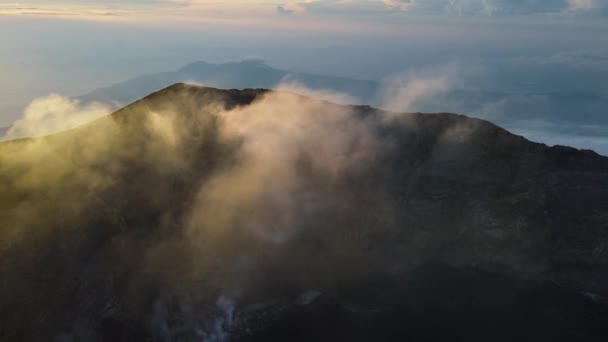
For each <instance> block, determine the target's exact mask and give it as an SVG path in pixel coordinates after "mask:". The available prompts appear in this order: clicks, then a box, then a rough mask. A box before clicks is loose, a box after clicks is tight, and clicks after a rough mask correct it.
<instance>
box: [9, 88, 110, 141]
mask: <svg viewBox="0 0 608 342" xmlns="http://www.w3.org/2000/svg"><path fill="white" fill-rule="evenodd" d="M111 111H112V107H111V106H109V105H106V104H102V103H98V102H94V103H91V104H87V105H81V103H80V102H79V101H77V100H72V99H69V98H67V97H64V96H61V95H57V94H52V95H49V96H46V97H41V98H38V99H35V100H34V101H32V102H31V103H30V104H29V105H28V107H27V108H26V109H25V111H24V112H23V116H22V117H21V118H20V119H19V120H17V121H15V123H14V124H13V125H12V126H11V127H10V128H9V129H8V131H7V132H6V134H5V135H4V137H3V138H4V139H16V138H24V137H36V136H42V135H48V134H52V133H56V132H60V131H63V130H67V129H70V128H74V127H77V126H80V125H83V124H85V123H88V122H90V121H93V120H95V119H97V118H99V117H101V116H103V115H107V114H109V113H110V112H111Z"/></svg>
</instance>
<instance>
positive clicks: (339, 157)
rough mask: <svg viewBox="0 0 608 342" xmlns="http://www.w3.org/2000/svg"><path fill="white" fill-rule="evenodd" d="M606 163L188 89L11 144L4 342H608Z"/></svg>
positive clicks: (479, 135) (455, 131)
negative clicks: (85, 123)
mask: <svg viewBox="0 0 608 342" xmlns="http://www.w3.org/2000/svg"><path fill="white" fill-rule="evenodd" d="M606 199H608V158H606V157H602V156H600V155H598V154H596V153H594V152H592V151H586V150H576V149H574V148H570V147H564V146H555V147H548V146H546V145H543V144H538V143H533V142H530V141H528V140H526V139H524V138H523V137H520V136H517V135H514V134H511V133H510V132H508V131H506V130H504V129H502V128H500V127H498V126H496V125H494V124H492V123H490V122H487V121H483V120H479V119H473V118H469V117H466V116H462V115H456V114H448V113H437V114H420V113H409V114H407V113H391V112H386V111H382V110H377V109H374V108H371V107H368V106H342V105H336V104H332V103H329V102H324V101H321V100H317V99H312V98H307V97H303V96H299V95H296V94H292V93H286V92H276V91H269V90H264V89H246V90H219V89H214V88H205V87H197V86H192V85H185V84H176V85H173V86H170V87H168V88H165V89H163V90H161V91H158V92H156V93H153V94H151V95H149V96H147V97H145V98H143V99H141V100H139V101H137V102H135V103H133V104H131V105H129V106H127V107H125V108H123V109H121V110H119V111H117V112H115V113H113V114H112V115H109V116H107V117H103V118H101V119H98V120H96V121H94V122H92V123H90V124H87V125H85V126H81V127H79V128H76V129H73V130H70V131H66V132H62V133H59V134H55V135H51V136H46V137H41V138H35V139H21V140H14V141H8V142H3V143H0V227H2V237H3V239H2V240H1V241H2V243H1V244H0V279H2V281H1V282H0V288H1V289H2V290H1V291H0V321H2V322H3V324H2V325H0V340H7V341H14V340H18V341H39V340H58V341H75V340H78V341H201V340H203V341H228V340H233V341H268V340H271V341H345V340H348V341H370V340H373V341H401V340H414V341H436V340H452V341H460V340H462V341H488V340H491V341H513V340H569V341H570V340H571V341H605V340H606V337H607V336H608V325H606V322H607V321H608V301H607V300H606V296H608V292H607V291H606V289H608V271H607V265H608V201H607V200H606Z"/></svg>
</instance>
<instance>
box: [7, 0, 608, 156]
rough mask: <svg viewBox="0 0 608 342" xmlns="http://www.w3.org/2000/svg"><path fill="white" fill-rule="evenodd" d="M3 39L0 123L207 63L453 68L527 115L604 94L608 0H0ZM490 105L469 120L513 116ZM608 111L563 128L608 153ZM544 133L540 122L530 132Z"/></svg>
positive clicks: (374, 73) (342, 71)
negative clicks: (55, 101) (53, 103)
mask: <svg viewBox="0 0 608 342" xmlns="http://www.w3.org/2000/svg"><path fill="white" fill-rule="evenodd" d="M0 32H1V33H2V43H3V44H0V87H1V88H2V89H3V90H4V91H3V92H1V93H0V127H2V126H9V125H11V123H12V122H13V121H15V120H16V119H17V118H19V116H20V115H21V114H22V113H23V112H24V110H25V108H26V107H27V105H28V104H29V103H31V102H32V101H34V100H35V99H36V98H40V97H44V96H48V95H49V94H60V95H65V96H78V95H82V94H86V93H88V92H90V91H92V90H94V89H96V88H99V87H104V86H108V85H111V84H113V83H116V82H119V81H123V80H126V79H129V78H132V77H135V76H138V75H142V74H146V73H156V72H162V71H171V70H176V69H178V68H180V67H182V66H184V65H186V64H188V63H191V62H194V61H199V60H203V61H208V62H218V63H219V62H226V61H237V60H242V59H248V58H256V59H261V60H264V61H266V62H267V63H268V64H269V65H271V66H273V67H277V68H283V69H288V70H295V71H304V72H310V73H317V74H325V75H337V76H344V77H351V78H358V79H371V80H383V79H386V78H391V77H395V75H403V74H408V75H411V74H425V73H431V74H432V73H441V72H444V70H448V69H449V70H451V71H450V75H449V78H450V83H451V86H454V87H458V88H459V89H460V88H466V89H483V90H484V91H500V92H512V93H513V94H514V96H513V98H514V99H515V100H516V101H519V102H521V103H522V104H521V105H518V106H517V107H516V108H521V111H523V112H526V111H530V112H534V111H536V110H538V108H540V107H539V106H540V105H539V104H538V103H540V102H542V101H545V99H541V100H542V101H540V100H539V101H537V103H535V105H534V106H528V107H526V101H529V99H530V96H529V95H526V96H528V97H526V98H524V99H523V100H521V99H520V98H518V97H517V96H519V94H529V93H534V94H545V93H551V94H558V93H565V94H578V95H580V96H579V98H580V101H581V107H583V106H584V104H585V103H584V99H585V98H589V97H590V96H591V97H593V96H608V38H607V37H608V1H606V0H350V1H349V0H304V1H302V0H301V1H276V2H273V1H260V0H248V1H247V0H234V1H214V0H126V1H119V0H107V1H101V0H29V1H19V2H16V1H15V2H13V1H0ZM534 96H537V97H538V95H534ZM510 101H511V100H510ZM600 103H601V102H600ZM448 105H449V106H448ZM486 107H487V108H484V109H483V110H480V111H479V112H476V113H465V114H473V115H477V116H482V117H483V116H484V115H485V116H487V118H489V119H492V118H494V117H495V116H493V115H494V114H493V113H492V115H490V114H487V112H489V111H500V110H501V109H502V110H503V111H504V108H505V106H504V105H501V104H500V103H499V104H496V103H493V105H492V106H486ZM512 107H513V106H508V107H507V108H512ZM452 108H453V109H452ZM461 108H463V110H466V108H465V107H459V106H458V105H457V104H454V103H453V102H450V103H449V104H447V103H442V104H437V103H432V104H429V105H428V106H427V107H424V106H422V107H420V108H416V109H420V110H428V111H432V110H436V109H442V110H446V111H457V110H459V109H461ZM547 108H548V107H547ZM482 112H483V113H482ZM486 114H487V115H486ZM520 114H521V113H514V114H513V115H520ZM606 114H608V113H597V108H596V107H593V108H592V109H589V110H588V112H581V113H572V117H573V118H574V117H576V119H577V120H578V118H583V119H581V120H578V121H577V120H574V119H573V120H570V121H576V124H577V125H579V126H577V127H564V126H560V131H566V128H568V130H569V131H576V132H582V133H577V135H576V136H572V137H571V138H572V139H571V140H565V142H569V141H573V143H574V144H578V146H581V147H593V148H596V147H597V146H599V147H597V149H605V151H606V152H605V153H606V154H608V141H606V139H605V137H604V132H608V129H606V130H604V125H605V126H606V127H608V118H606V119H604V118H603V116H605V115H606ZM598 117H599V119H598ZM533 119H534V120H531V121H534V125H528V124H526V125H525V127H524V128H525V130H524V129H520V132H526V134H527V135H529V136H534V137H537V138H538V139H545V140H547V139H548V138H547V134H548V131H549V130H551V131H554V130H555V129H554V126H552V125H555V124H562V123H561V122H557V123H556V121H555V120H553V121H550V122H546V120H545V118H544V117H542V116H539V117H535V118H533ZM594 120H595V121H594ZM566 121H568V120H566ZM515 126H516V125H515V124H514V125H513V127H515ZM520 126H521V125H520ZM535 127H544V128H542V129H541V131H542V132H540V133H538V134H536V133H530V132H531V131H534V130H535ZM547 127H553V128H547ZM584 127H592V128H593V132H594V133H593V134H592V136H590V135H591V134H590V133H589V129H585V128H584ZM508 128H510V127H508ZM514 129H518V128H516V127H515V128H514ZM539 129H540V128H539ZM598 132H600V133H598ZM541 133H542V134H541ZM534 134H536V135H534ZM549 140H550V139H549ZM549 140H547V141H549ZM562 140H563V139H562ZM560 141H561V140H560ZM598 144H599V145H598Z"/></svg>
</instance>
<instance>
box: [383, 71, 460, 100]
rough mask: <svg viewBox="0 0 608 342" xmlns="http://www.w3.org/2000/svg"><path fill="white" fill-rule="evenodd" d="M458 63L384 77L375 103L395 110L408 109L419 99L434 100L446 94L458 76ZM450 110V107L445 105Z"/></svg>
mask: <svg viewBox="0 0 608 342" xmlns="http://www.w3.org/2000/svg"><path fill="white" fill-rule="evenodd" d="M458 72H459V68H458V67H457V66H456V65H455V64H450V65H442V66H436V67H429V68H426V69H421V70H408V71H405V72H402V73H400V74H397V75H393V76H390V77H387V78H385V79H384V80H383V81H382V85H381V88H380V90H379V92H378V94H377V95H376V99H375V101H374V102H375V104H376V105H378V106H380V107H381V108H383V109H386V110H390V111H393V112H409V111H413V110H416V109H417V108H419V107H418V106H417V105H418V103H420V102H427V103H428V102H429V101H433V100H434V98H435V97H437V96H439V95H442V94H445V93H446V92H448V91H449V90H450V89H451V88H452V87H453V86H454V82H456V80H457V78H458V77H457V74H458ZM446 110H447V109H446Z"/></svg>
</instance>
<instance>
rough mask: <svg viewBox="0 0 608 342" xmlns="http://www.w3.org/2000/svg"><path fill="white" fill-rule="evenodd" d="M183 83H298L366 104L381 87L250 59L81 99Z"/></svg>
mask: <svg viewBox="0 0 608 342" xmlns="http://www.w3.org/2000/svg"><path fill="white" fill-rule="evenodd" d="M180 82H190V83H200V84H204V85H206V86H210V87H216V88H225V89H235V88H238V89H243V88H268V89H273V88H276V87H277V86H278V85H279V84H281V83H282V82H297V83H298V84H300V85H302V86H305V87H308V88H311V89H331V90H335V91H340V92H343V93H345V94H348V95H350V96H352V97H353V98H356V99H359V100H361V101H364V102H367V101H371V99H372V97H373V96H374V95H375V93H376V91H377V88H378V84H377V83H376V82H373V81H362V80H355V79H351V78H342V77H334V76H323V75H314V74H308V73H301V72H294V71H287V70H280V69H275V68H272V67H270V66H268V65H266V64H264V63H263V62H260V61H256V60H247V61H242V62H231V63H224V64H212V63H206V62H195V63H191V64H188V65H186V66H184V67H183V68H181V69H179V70H177V71H174V72H161V73H157V74H150V75H143V76H139V77H136V78H133V79H130V80H127V81H125V82H122V83H118V84H114V85H111V86H109V87H105V88H100V89H97V90H94V91H92V92H91V93H89V94H86V95H83V96H80V97H79V98H78V99H80V100H82V101H84V102H90V101H101V102H108V103H111V102H116V101H117V102H120V103H130V102H133V101H135V100H137V99H139V98H141V97H143V96H145V95H147V94H149V93H151V92H153V91H156V90H158V89H162V88H165V87H167V86H169V85H171V84H174V83H180Z"/></svg>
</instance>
